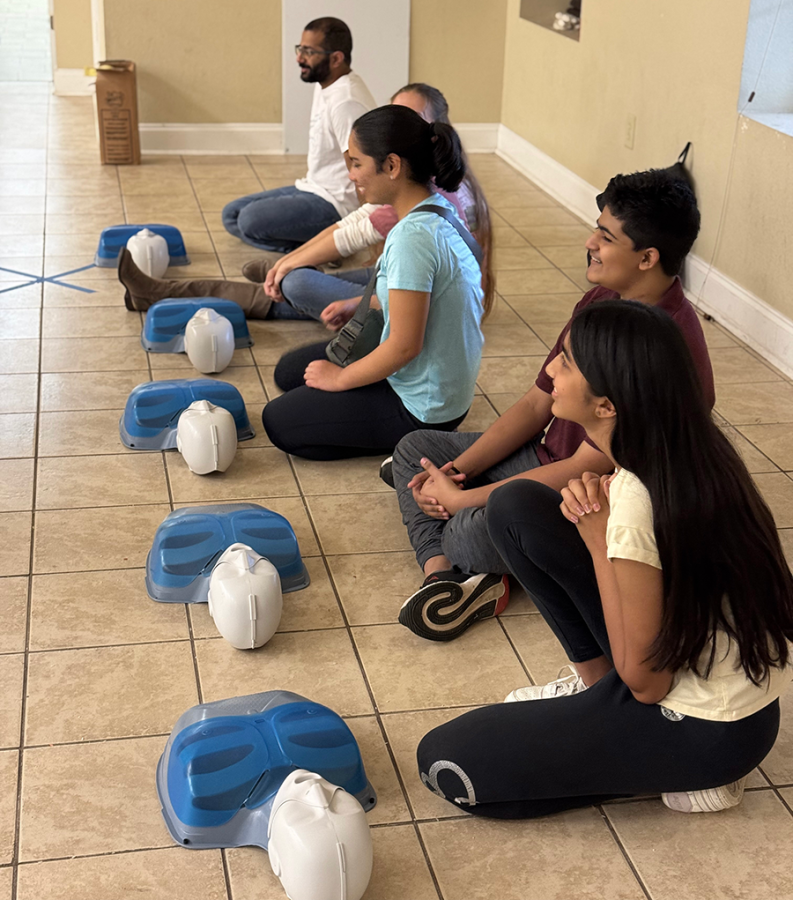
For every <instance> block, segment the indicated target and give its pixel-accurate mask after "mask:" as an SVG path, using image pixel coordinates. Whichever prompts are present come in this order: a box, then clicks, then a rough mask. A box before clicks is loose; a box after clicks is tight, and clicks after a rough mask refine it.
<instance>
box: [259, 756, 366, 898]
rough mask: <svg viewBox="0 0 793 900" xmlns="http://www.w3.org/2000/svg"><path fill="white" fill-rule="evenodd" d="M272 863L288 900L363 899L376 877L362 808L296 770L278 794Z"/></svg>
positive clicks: (316, 778)
mask: <svg viewBox="0 0 793 900" xmlns="http://www.w3.org/2000/svg"><path fill="white" fill-rule="evenodd" d="M267 834H268V838H269V846H268V850H267V852H268V853H269V854H270V865H271V866H272V867H273V872H275V874H276V875H277V876H278V878H279V879H280V881H281V885H282V886H283V888H284V890H285V891H286V894H287V896H288V897H289V898H290V900H360V898H361V897H362V896H363V894H364V892H365V891H366V888H367V885H368V884H369V879H370V878H371V876H372V837H371V834H370V833H369V825H368V823H367V821H366V813H365V812H364V811H363V807H362V806H361V804H360V803H359V802H358V801H357V800H356V799H355V797H353V796H352V794H348V793H347V792H346V791H345V790H343V789H342V788H340V787H337V786H336V785H335V784H331V783H330V782H328V781H325V779H324V778H321V777H320V776H319V775H316V774H314V773H313V772H307V771H306V770H305V769H296V770H295V771H294V772H291V773H290V774H289V775H288V776H287V777H286V778H285V779H284V781H283V784H282V785H281V787H280V788H279V790H278V793H277V794H276V795H275V800H274V801H273V809H272V812H271V813H270V823H269V825H268V828H267Z"/></svg>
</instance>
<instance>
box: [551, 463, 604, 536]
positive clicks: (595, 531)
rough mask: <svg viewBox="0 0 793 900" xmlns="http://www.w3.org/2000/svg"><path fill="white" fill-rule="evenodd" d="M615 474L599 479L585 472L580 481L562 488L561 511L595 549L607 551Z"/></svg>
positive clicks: (574, 479) (593, 473) (598, 476)
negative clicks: (610, 501) (610, 499)
mask: <svg viewBox="0 0 793 900" xmlns="http://www.w3.org/2000/svg"><path fill="white" fill-rule="evenodd" d="M613 479H614V474H613V473H612V474H610V475H598V474H597V473H596V472H584V474H583V475H582V476H581V477H580V478H573V479H571V480H570V481H568V483H567V487H565V488H562V491H561V493H562V502H561V503H560V504H559V509H560V510H561V511H562V515H563V516H564V517H565V519H567V520H568V521H569V522H572V523H573V524H574V525H575V526H576V527H577V528H578V533H579V534H580V535H581V537H582V539H583V541H584V543H585V544H586V545H587V547H589V549H590V550H591V549H593V548H594V547H596V546H597V547H598V548H599V549H604V548H605V544H606V526H607V525H608V520H609V510H610V506H609V487H610V485H611V482H612V480H613Z"/></svg>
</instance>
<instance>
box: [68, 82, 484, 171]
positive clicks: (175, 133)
mask: <svg viewBox="0 0 793 900" xmlns="http://www.w3.org/2000/svg"><path fill="white" fill-rule="evenodd" d="M65 71H71V70H65ZM75 71H77V70H75ZM455 128H456V129H457V133H458V134H459V135H460V140H461V141H462V142H463V146H464V147H465V149H466V151H467V152H468V153H494V152H495V151H496V148H497V146H498V135H499V129H500V128H501V126H500V125H499V124H498V123H497V122H483V123H482V122H463V123H462V124H460V125H455ZM140 145H141V150H142V152H143V153H158V154H176V155H182V156H190V155H198V154H216V155H218V156H220V155H232V154H239V153H257V154H258V153H283V152H284V142H283V126H282V125H281V124H280V123H274V124H257V123H240V124H236V123H219V124H217V125H205V124H197V125H192V124H178V123H175V124H164V125H159V124H154V123H147V122H142V123H141V125H140Z"/></svg>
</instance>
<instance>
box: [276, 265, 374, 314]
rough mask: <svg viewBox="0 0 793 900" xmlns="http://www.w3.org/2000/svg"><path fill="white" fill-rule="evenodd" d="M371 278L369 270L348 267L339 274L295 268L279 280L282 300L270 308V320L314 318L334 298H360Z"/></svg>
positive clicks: (370, 270)
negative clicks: (282, 301) (347, 269)
mask: <svg viewBox="0 0 793 900" xmlns="http://www.w3.org/2000/svg"><path fill="white" fill-rule="evenodd" d="M371 277H372V269H350V270H349V271H348V272H342V273H340V274H338V275H325V274H324V273H323V272H319V271H318V270H317V269H308V268H300V269H294V270H293V271H291V272H290V273H289V274H288V275H285V276H284V278H283V279H282V281H281V293H282V294H283V296H284V300H285V302H284V303H273V305H272V306H271V307H270V315H269V316H268V318H272V319H317V320H319V317H320V315H321V314H322V310H323V309H325V307H326V306H327V305H328V304H329V303H333V302H334V300H352V298H353V297H361V296H362V295H363V292H364V288H365V287H366V285H367V284H368V283H369V279H370V278H371Z"/></svg>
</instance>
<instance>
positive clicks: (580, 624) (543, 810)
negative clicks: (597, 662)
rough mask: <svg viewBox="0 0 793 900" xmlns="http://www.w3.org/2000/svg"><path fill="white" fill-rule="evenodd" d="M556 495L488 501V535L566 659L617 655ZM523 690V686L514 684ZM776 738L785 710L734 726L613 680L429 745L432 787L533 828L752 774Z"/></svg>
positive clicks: (466, 722)
mask: <svg viewBox="0 0 793 900" xmlns="http://www.w3.org/2000/svg"><path fill="white" fill-rule="evenodd" d="M559 503H560V497H559V494H558V493H557V492H556V491H554V490H552V489H551V488H549V487H547V486H545V485H542V484H538V483H537V482H532V481H514V482H511V483H510V484H507V485H504V486H503V487H501V488H499V489H498V490H496V491H494V492H493V493H492V494H491V495H490V498H489V500H488V505H487V518H488V529H489V532H490V537H491V539H492V540H493V543H494V544H495V546H496V548H497V549H498V551H499V553H500V554H501V556H502V558H503V559H504V560H505V561H506V563H507V565H508V566H509V568H510V570H511V571H512V573H513V574H514V575H515V577H516V578H517V579H518V581H520V583H521V584H522V585H523V587H524V588H525V589H526V590H527V591H528V592H529V593H530V594H531V595H532V597H533V598H534V600H535V603H536V604H537V607H538V609H539V610H540V612H541V613H542V615H543V617H544V618H545V620H546V621H547V622H548V624H549V625H550V627H551V628H552V629H553V631H554V633H555V634H556V635H557V636H558V637H559V639H560V641H561V643H562V645H563V646H564V647H565V649H566V650H567V652H568V654H569V656H570V659H571V660H572V661H574V662H582V661H585V660H588V659H594V658H595V657H597V656H600V655H601V654H602V653H605V654H606V655H609V646H608V635H607V632H606V626H605V621H604V619H603V611H602V606H601V603H600V596H599V593H598V589H597V581H596V580H595V574H594V569H593V567H592V561H591V557H590V555H589V551H588V550H587V548H586V546H585V544H584V542H583V541H582V540H581V538H580V537H579V535H578V531H577V529H576V527H575V526H574V525H573V524H572V523H570V522H568V521H567V520H566V519H565V518H564V517H563V516H562V514H561V513H560V512H559ZM516 687H517V685H516ZM778 730H779V702H778V701H777V700H774V701H773V702H772V703H770V704H768V705H767V706H766V707H764V708H763V709H762V710H760V711H759V712H757V713H754V715H751V716H747V717H746V718H744V719H740V720H738V721H737V722H713V721H709V720H707V719H697V718H694V717H692V716H683V717H682V718H681V717H679V715H678V714H672V715H671V716H670V715H669V711H667V712H666V713H665V712H664V710H663V708H662V707H661V706H658V705H655V704H653V705H648V704H645V703H640V702H639V701H638V700H636V699H635V698H634V697H633V694H631V692H630V690H629V689H628V687H627V686H626V685H625V684H624V683H623V681H622V680H621V679H620V677H619V675H617V672H616V671H615V670H612V671H611V672H610V673H609V674H608V675H606V676H605V677H604V678H602V679H601V680H600V681H599V682H597V684H595V685H593V686H592V687H590V688H589V689H588V690H586V691H583V692H581V693H579V694H574V695H573V696H570V697H558V698H553V699H548V700H532V701H523V702H517V703H505V704H499V705H496V706H486V707H483V708H482V709H477V710H473V711H472V712H469V713H465V714H464V715H462V716H460V717H459V718H457V719H453V720H452V721H451V722H448V723H447V724H445V725H441V726H440V727H439V728H435V729H434V730H433V731H431V732H429V734H427V735H425V737H424V738H423V739H422V741H421V743H420V744H419V748H418V764H419V770H420V772H421V777H422V780H423V781H424V783H425V784H426V785H427V786H428V787H429V788H430V789H431V790H434V791H435V792H436V793H438V794H440V795H441V796H442V797H444V798H445V799H447V800H449V801H450V802H453V803H456V804H458V805H459V806H461V807H462V808H464V809H466V810H467V811H468V812H470V813H473V814H474V815H481V816H489V817H491V818H499V819H519V818H535V817H537V816H543V815H548V814H550V813H554V812H561V811H563V810H566V809H573V808H576V807H581V806H588V805H590V804H593V803H600V802H602V801H604V800H608V799H613V798H617V797H630V796H634V795H636V794H647V793H662V792H675V791H692V790H703V789H705V788H712V787H719V786H720V785H724V784H729V783H730V782H732V781H736V780H737V779H738V778H742V777H743V776H744V775H747V774H748V773H749V772H751V770H752V769H753V768H754V767H755V766H756V765H757V764H758V763H760V762H762V760H763V758H764V757H765V756H766V754H767V753H768V752H769V750H770V749H771V747H772V746H773V744H774V741H775V740H776V736H777V732H778Z"/></svg>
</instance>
